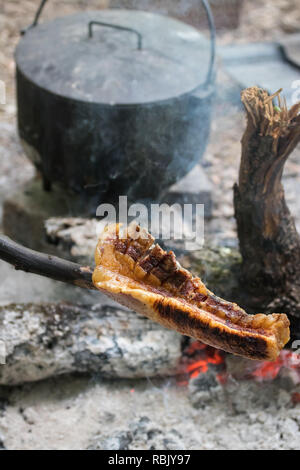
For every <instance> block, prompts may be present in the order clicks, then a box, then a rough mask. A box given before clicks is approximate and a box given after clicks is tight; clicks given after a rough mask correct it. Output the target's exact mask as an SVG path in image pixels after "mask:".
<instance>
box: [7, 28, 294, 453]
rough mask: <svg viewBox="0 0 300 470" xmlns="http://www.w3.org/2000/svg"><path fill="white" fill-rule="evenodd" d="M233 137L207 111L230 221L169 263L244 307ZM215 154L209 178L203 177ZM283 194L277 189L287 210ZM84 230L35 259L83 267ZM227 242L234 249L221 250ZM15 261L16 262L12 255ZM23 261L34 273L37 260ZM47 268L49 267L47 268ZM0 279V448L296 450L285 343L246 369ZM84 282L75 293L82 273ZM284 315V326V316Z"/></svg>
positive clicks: (236, 118)
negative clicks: (197, 247) (56, 256)
mask: <svg viewBox="0 0 300 470" xmlns="http://www.w3.org/2000/svg"><path fill="white" fill-rule="evenodd" d="M95 33H96V30H95ZM95 37H96V36H95ZM132 40H133V38H132ZM224 76H225V75H224V74H222V75H221V77H219V84H218V86H219V89H220V90H221V91H220V95H222V96H223V97H224V96H225V95H226V97H227V96H229V95H233V94H234V96H235V97H236V100H237V99H238V93H237V92H236V88H235V87H233V88H232V89H231V88H230V87H231V86H232V85H233V84H232V82H230V79H229V78H228V77H227V76H225V79H224ZM226 80H227V82H226ZM224 82H225V90H226V93H228V94H226V93H224V88H223V87H224ZM226 87H227V88H226ZM228 88H230V93H229V92H228ZM220 111H221V112H220ZM224 114H225V115H226V117H228V116H229V118H228V119H227V118H226V119H225V118H224ZM243 130H244V122H243V118H242V114H241V112H240V110H239V109H237V108H236V107H234V106H232V103H231V102H228V103H227V102H226V110H224V109H223V108H222V106H221V105H220V103H218V108H217V113H215V116H214V125H213V129H212V132H213V133H212V138H211V139H210V143H209V148H208V152H207V154H206V164H207V162H210V165H211V166H210V167H209V168H208V171H209V173H210V175H211V177H212V181H213V184H214V191H215V193H214V194H215V196H216V195H218V201H216V202H218V203H220V202H223V199H222V198H223V196H224V200H226V199H227V196H228V195H229V198H230V204H231V206H230V211H228V213H227V212H226V211H225V210H224V211H223V206H221V207H222V210H220V211H219V215H217V213H216V210H215V209H214V217H213V219H212V221H207V224H206V228H207V239H209V240H213V241H214V242H215V241H216V240H217V242H218V245H219V246H218V248H216V247H214V246H213V247H208V246H205V248H204V249H202V250H199V251H195V252H192V253H189V254H187V253H185V254H184V256H181V258H180V261H181V262H182V264H183V265H184V267H186V268H187V269H189V270H190V271H191V272H193V273H195V274H197V275H200V276H201V278H202V279H203V281H204V282H205V284H206V285H207V286H209V287H210V289H211V290H212V291H214V292H215V293H216V294H217V295H219V296H221V297H223V298H226V299H227V300H230V301H238V302H239V303H240V304H241V305H243V306H244V305H245V304H244V303H245V302H246V301H245V297H243V295H242V294H245V292H244V291H241V289H240V280H241V278H242V273H243V272H245V266H244V265H242V260H241V255H240V253H239V251H238V250H237V249H236V245H237V237H236V233H235V232H234V231H232V232H230V229H231V230H232V228H231V227H232V225H233V222H232V220H231V219H232V214H233V207H232V203H231V199H232V192H231V187H232V184H233V182H234V181H236V180H237V166H238V164H239V157H240V148H239V144H238V142H239V140H240V136H241V134H242V132H243ZM10 141H13V143H14V147H12V148H13V151H14V149H15V148H16V143H15V135H14V134H13V137H12V138H10V137H9V136H7V142H8V143H7V147H9V146H10ZM13 151H11V156H12V161H15V160H13ZM19 152H20V154H21V151H19ZM218 155H222V171H216V168H219V169H220V166H218V165H220V164H219V163H218V162H219V160H220V158H219V157H218ZM210 159H211V160H210ZM232 159H234V162H233V161H232ZM216 160H218V162H216ZM289 160H290V161H288V162H287V167H288V169H289V171H288V172H287V175H286V176H285V178H287V181H288V182H289V183H291V182H295V181H297V180H296V177H295V173H296V170H295V168H297V158H292V161H291V159H289ZM11 166H12V171H14V172H16V170H17V169H18V168H16V167H15V166H14V165H11ZM229 167H230V169H232V168H234V169H233V171H232V174H231V173H230V172H229V171H228V169H229ZM21 169H22V168H21V166H20V167H19V170H21ZM20 173H21V171H20ZM218 178H219V179H218ZM231 178H232V180H231ZM9 181H10V180H8V183H9ZM13 181H14V180H13ZM285 181H286V180H285ZM225 182H226V185H228V188H227V189H226V190H225V189H224V187H225ZM46 183H47V181H46ZM55 184H56V183H54V185H55ZM7 187H9V184H8V185H7ZM292 188H293V185H291V184H290V185H289V186H288V196H289V197H288V201H289V199H290V196H291V194H292ZM1 190H2V191H3V193H4V192H5V190H6V186H5V188H4V189H3V188H1ZM54 191H56V188H54V190H53V192H54ZM50 194H51V193H50ZM220 194H221V196H220ZM220 213H221V215H220ZM226 214H227V215H226ZM62 215H63V216H65V215H66V214H64V213H62ZM68 215H70V214H68ZM20 217H21V214H20ZM95 222H96V221H94V220H90V219H75V218H72V217H71V218H69V219H66V218H65V217H63V218H56V219H55V220H53V219H51V220H48V221H47V223H46V227H45V229H44V232H43V233H44V235H43V236H44V239H43V243H44V246H45V249H44V251H45V252H47V253H48V249H47V246H49V252H50V251H51V250H50V247H51V249H52V250H53V251H51V253H53V252H55V251H56V252H57V253H59V255H60V257H64V258H68V259H69V260H72V261H73V262H76V263H80V266H82V267H85V266H86V265H87V264H89V265H90V264H91V260H90V257H91V252H92V251H93V249H94V247H95V245H96V243H97V240H96V236H95V234H94V231H93V230H91V227H93V224H94V223H95ZM220 225H221V230H219V229H218V227H220ZM91 232H93V235H92V237H91ZM228 233H229V236H228ZM93 236H94V237H95V239H93ZM222 237H224V238H223V239H222ZM228 239H231V240H233V243H232V246H234V248H232V246H231V248H229V247H228V246H227V240H228ZM220 240H221V242H220ZM222 240H223V244H225V245H226V246H222ZM224 240H225V242H224ZM34 248H35V249H37V247H36V246H35V247H34ZM172 248H173V247H172ZM39 249H41V248H39ZM180 253H181V254H182V252H180V250H179V249H178V254H180ZM19 254H22V255H24V251H23V248H22V249H21V251H20V252H19ZM51 256H52V255H51ZM24 260H25V268H26V260H28V258H26V256H25V258H22V259H21V262H19V264H16V267H17V268H20V267H23V268H24ZM31 260H35V263H34V270H35V271H34V272H38V270H39V269H41V264H40V263H39V258H35V259H34V258H31ZM47 260H48V267H49V268H51V257H50V259H49V257H48V256H46V257H45V258H44V261H47ZM60 267H61V268H64V264H62V265H60ZM73 268H74V269H75V268H76V267H75V266H73ZM26 269H27V270H28V269H29V270H32V265H30V266H28V265H27V268H26ZM0 270H1V273H0V274H1V276H2V277H1V279H2V282H1V285H0V302H1V307H0V362H1V361H3V360H5V361H6V365H2V364H0V449H2V448H7V449H41V448H43V449H50V448H51V449H97V450H100V449H101V450H103V449H109V450H114V451H115V450H123V449H125V450H129V451H133V450H136V449H150V448H151V449H155V450H158V449H163V450H164V451H167V450H178V449H185V450H187V451H190V450H193V449H299V428H300V403H299V402H300V384H299V382H300V378H299V377H300V375H299V373H300V366H299V354H298V351H297V347H296V344H294V345H292V344H291V345H290V346H289V348H287V349H285V350H283V351H282V352H281V353H280V354H279V356H278V358H277V359H276V360H275V361H274V362H264V361H263V362H261V361H259V362H258V361H249V360H246V359H242V358H239V357H234V356H232V355H229V354H227V353H224V352H222V351H221V350H219V349H214V348H211V347H210V346H206V345H204V344H202V343H199V342H195V341H194V340H192V339H188V338H187V337H184V336H182V335H178V334H177V333H176V332H174V331H169V330H166V329H163V328H160V327H159V326H158V325H156V324H155V323H152V322H150V321H148V320H147V319H145V318H143V317H139V316H137V315H136V314H135V313H133V312H128V311H127V310H125V309H124V308H123V307H116V305H112V304H111V303H110V302H109V300H107V299H104V298H103V297H102V296H101V294H100V293H98V292H92V293H89V291H87V290H82V289H79V288H78V287H77V288H76V287H73V286H72V285H71V286H70V285H67V284H60V283H57V282H56V281H51V280H50V279H46V278H45V279H44V278H39V277H38V276H34V275H31V274H29V273H22V272H21V271H14V270H12V269H10V267H9V266H8V265H6V264H5V263H1V266H0ZM83 272H84V273H85V274H86V275H87V278H86V281H87V280H88V275H89V271H88V270H87V269H85V271H83ZM52 273H53V271H52ZM55 273H56V275H57V270H55ZM68 273H69V274H70V272H69V271H68ZM64 274H66V272H65V271H64V270H63V269H62V271H60V275H61V276H63V275H64ZM61 280H62V279H61ZM69 280H71V279H69ZM73 280H74V278H73ZM254 291H255V290H254ZM238 294H240V295H241V297H239V296H238ZM271 294H272V292H271ZM271 294H270V291H269V290H268V295H271ZM252 295H253V294H252ZM253 298H254V296H253ZM66 299H67V300H68V301H69V302H67V303H66V302H63V300H66ZM254 300H255V299H254ZM289 300H291V299H289V298H287V304H288V301H289ZM253 308H254V307H253ZM255 308H256V307H255ZM278 308H279V307H278ZM255 311H257V310H255ZM272 311H273V310H272ZM281 311H282V312H284V311H286V310H280V312H281ZM287 313H288V312H287ZM294 313H296V315H295V322H297V310H296V308H295V309H294ZM4 339H5V341H3V340H4ZM1 341H2V344H1ZM4 342H5V344H6V348H4V349H3V347H2V346H3V343H4ZM115 453H116V452H114V454H115ZM186 453H187V454H188V453H189V452H186Z"/></svg>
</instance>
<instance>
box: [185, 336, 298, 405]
mask: <svg viewBox="0 0 300 470" xmlns="http://www.w3.org/2000/svg"><path fill="white" fill-rule="evenodd" d="M241 364H244V367H245V369H244V370H243V373H242V374H241V375H239V379H241V380H251V379H252V380H257V381H268V380H274V379H276V377H277V376H278V374H279V372H280V371H281V369H282V368H283V367H284V368H286V369H290V370H294V371H295V374H296V379H297V377H298V380H299V381H298V383H300V355H299V354H297V353H295V352H292V351H290V350H283V351H281V353H280V355H279V356H278V358H277V359H276V361H274V362H258V361H250V360H249V362H248V363H246V365H245V363H241ZM212 366H213V367H215V370H216V379H217V380H218V381H219V383H220V384H221V385H224V384H226V382H227V379H228V374H227V371H226V353H224V352H223V351H219V350H217V349H214V348H212V347H210V346H206V345H205V344H202V343H199V342H198V341H193V342H192V343H190V344H189V345H188V346H187V347H186V348H185V349H184V351H183V357H182V360H181V363H180V367H179V380H178V382H177V383H178V385H182V386H184V385H187V384H188V383H189V381H190V380H191V379H194V378H196V377H198V376H199V375H200V374H205V373H206V372H207V371H208V369H209V367H212ZM296 381H297V380H296ZM297 400H298V401H297ZM293 401H294V403H296V402H297V403H300V394H299V393H297V394H294V396H293Z"/></svg>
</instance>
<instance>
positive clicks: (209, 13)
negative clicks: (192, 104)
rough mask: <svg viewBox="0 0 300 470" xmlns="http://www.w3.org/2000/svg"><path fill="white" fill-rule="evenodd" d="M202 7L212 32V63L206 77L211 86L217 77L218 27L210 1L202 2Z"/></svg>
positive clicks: (204, 0) (202, 0)
mask: <svg viewBox="0 0 300 470" xmlns="http://www.w3.org/2000/svg"><path fill="white" fill-rule="evenodd" d="M201 2H202V5H203V7H204V9H205V12H206V16H207V20H208V25H209V30H210V62H209V67H208V72H207V77H206V84H207V85H208V84H210V83H211V82H212V80H213V78H214V75H215V63H216V27H215V22H214V17H213V14H212V11H211V8H210V5H209V1H208V0H201Z"/></svg>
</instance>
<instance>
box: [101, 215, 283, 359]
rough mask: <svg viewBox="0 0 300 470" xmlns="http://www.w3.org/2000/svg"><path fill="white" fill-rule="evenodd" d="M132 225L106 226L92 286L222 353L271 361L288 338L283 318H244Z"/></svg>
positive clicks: (236, 309) (143, 232)
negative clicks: (124, 227) (221, 350)
mask: <svg viewBox="0 0 300 470" xmlns="http://www.w3.org/2000/svg"><path fill="white" fill-rule="evenodd" d="M153 242H154V238H153V237H152V236H151V235H150V234H149V233H148V232H146V231H145V230H143V229H141V228H140V227H139V226H138V225H136V224H131V225H129V227H128V228H127V229H126V230H125V231H124V233H123V234H122V233H121V228H120V226H119V225H118V224H117V225H109V226H108V227H106V229H105V230H104V232H103V234H102V236H101V237H100V239H99V242H98V245H97V248H96V254H95V259H96V268H95V271H94V274H93V282H94V285H95V286H96V287H97V288H98V289H99V290H101V291H103V292H104V293H105V294H107V295H108V296H109V297H111V298H112V299H114V300H116V301H117V302H119V303H120V304H122V305H125V306H127V307H129V308H130V309H132V310H134V311H136V312H138V313H141V314H143V315H145V316H147V317H149V318H151V319H152V320H154V321H156V322H158V323H160V324H161V325H163V326H165V327H167V328H171V329H173V330H176V331H178V332H179V333H182V334H183V335H187V336H191V337H192V338H195V339H197V340H199V341H202V342H204V343H206V344H209V345H211V346H214V347H216V348H220V349H223V350H224V351H227V352H230V353H233V354H237V355H240V356H244V357H248V358H250V359H256V360H274V359H276V357H277V356H278V354H279V351H280V350H281V349H282V348H283V347H284V345H285V344H286V343H287V342H288V340H289V337H290V332H289V320H288V318H287V316H286V315H285V314H275V313H274V314H272V315H263V314H257V315H248V314H247V313H246V312H245V311H244V310H243V309H242V308H240V307H239V306H238V305H237V304H234V303H231V302H227V301H225V300H223V299H220V298H219V297H216V296H215V295H214V294H213V293H212V292H210V291H209V290H208V289H207V288H206V287H205V285H204V284H203V282H202V281H201V279H199V278H198V277H193V276H192V274H190V273H189V272H188V271H187V270H186V269H183V268H182V267H181V266H180V264H179V263H178V262H177V261H176V258H175V255H174V253H173V252H172V251H169V252H166V251H164V250H163V249H162V248H161V247H160V246H159V245H154V244H153Z"/></svg>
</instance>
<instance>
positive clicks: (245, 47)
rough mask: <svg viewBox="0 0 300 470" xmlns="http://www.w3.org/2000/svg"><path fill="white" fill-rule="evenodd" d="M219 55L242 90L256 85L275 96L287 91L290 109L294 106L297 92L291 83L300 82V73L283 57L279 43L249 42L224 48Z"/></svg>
mask: <svg viewBox="0 0 300 470" xmlns="http://www.w3.org/2000/svg"><path fill="white" fill-rule="evenodd" d="M219 54H220V55H221V57H222V59H223V65H224V67H225V69H226V71H227V72H228V73H229V74H230V75H231V77H232V78H233V79H234V80H235V81H236V82H238V83H239V84H240V87H241V89H243V88H248V87H251V86H253V84H254V83H255V84H256V85H257V86H259V87H261V88H265V89H266V90H268V91H269V92H270V93H274V92H275V91H277V90H279V88H283V90H284V94H285V97H286V99H287V104H288V106H291V105H292V104H294V103H293V94H294V92H295V89H294V88H292V87H291V84H292V83H293V82H294V81H296V80H299V79H300V70H299V68H298V67H296V66H294V65H293V64H292V63H290V62H289V61H288V60H286V58H285V57H284V55H283V54H282V47H281V46H280V45H279V44H277V43H247V44H238V45H229V46H222V47H220V48H219Z"/></svg>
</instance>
